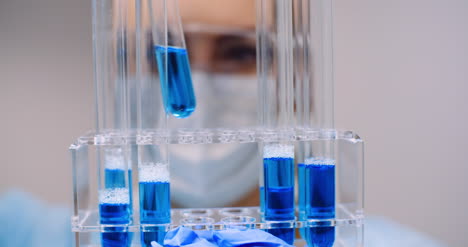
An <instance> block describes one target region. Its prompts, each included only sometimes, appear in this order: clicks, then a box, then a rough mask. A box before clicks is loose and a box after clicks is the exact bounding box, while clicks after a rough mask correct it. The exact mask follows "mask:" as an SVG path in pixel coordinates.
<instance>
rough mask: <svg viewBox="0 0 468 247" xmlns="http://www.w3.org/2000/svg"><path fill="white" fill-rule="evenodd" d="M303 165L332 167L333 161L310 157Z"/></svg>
mask: <svg viewBox="0 0 468 247" xmlns="http://www.w3.org/2000/svg"><path fill="white" fill-rule="evenodd" d="M304 165H322V166H334V165H335V160H332V159H327V158H321V157H310V158H307V159H306V160H305V161H304Z"/></svg>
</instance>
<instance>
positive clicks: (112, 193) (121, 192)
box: [99, 188, 130, 204]
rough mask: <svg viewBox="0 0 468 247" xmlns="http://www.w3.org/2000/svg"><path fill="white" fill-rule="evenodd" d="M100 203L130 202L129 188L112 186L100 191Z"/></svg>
mask: <svg viewBox="0 0 468 247" xmlns="http://www.w3.org/2000/svg"><path fill="white" fill-rule="evenodd" d="M99 203H105V204H129V203H130V196H129V194H128V189H127V188H112V189H104V190H101V191H99Z"/></svg>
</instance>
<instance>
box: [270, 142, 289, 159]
mask: <svg viewBox="0 0 468 247" xmlns="http://www.w3.org/2000/svg"><path fill="white" fill-rule="evenodd" d="M263 158H294V145H285V144H268V145H265V146H264V147H263Z"/></svg>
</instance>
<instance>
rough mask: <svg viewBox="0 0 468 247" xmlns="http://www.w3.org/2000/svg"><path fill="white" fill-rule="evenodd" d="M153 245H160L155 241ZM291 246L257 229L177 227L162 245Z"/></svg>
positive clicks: (176, 246)
mask: <svg viewBox="0 0 468 247" xmlns="http://www.w3.org/2000/svg"><path fill="white" fill-rule="evenodd" d="M151 244H152V246H153V247H161V245H159V244H157V243H156V242H152V243H151ZM181 246H184V247H216V246H220V247H241V246H264V247H293V246H292V245H289V244H287V243H286V242H284V241H283V240H281V239H279V238H277V237H275V236H273V235H271V234H269V233H267V232H265V231H262V230H258V229H249V230H223V231H193V230H190V229H188V228H185V227H178V228H176V229H174V230H172V231H170V232H168V233H167V235H166V238H165V239H164V247H181Z"/></svg>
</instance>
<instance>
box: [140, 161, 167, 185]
mask: <svg viewBox="0 0 468 247" xmlns="http://www.w3.org/2000/svg"><path fill="white" fill-rule="evenodd" d="M138 179H139V181H140V182H169V166H168V165H167V164H164V163H144V164H141V165H140V166H139V167H138Z"/></svg>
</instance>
